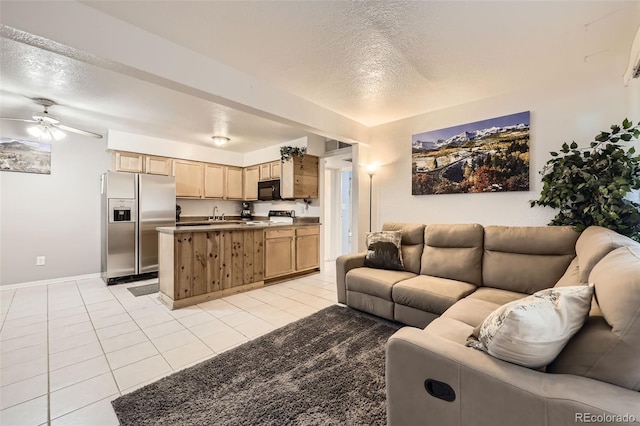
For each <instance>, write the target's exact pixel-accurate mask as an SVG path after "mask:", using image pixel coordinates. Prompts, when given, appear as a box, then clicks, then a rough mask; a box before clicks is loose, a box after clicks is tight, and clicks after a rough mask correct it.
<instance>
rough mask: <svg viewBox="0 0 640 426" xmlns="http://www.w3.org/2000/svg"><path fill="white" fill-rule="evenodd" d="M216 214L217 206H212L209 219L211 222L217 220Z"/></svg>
mask: <svg viewBox="0 0 640 426" xmlns="http://www.w3.org/2000/svg"><path fill="white" fill-rule="evenodd" d="M217 212H218V206H216V205H215V204H214V205H213V208H212V209H211V216H210V217H209V218H210V219H213V220H218V215H216V213H217Z"/></svg>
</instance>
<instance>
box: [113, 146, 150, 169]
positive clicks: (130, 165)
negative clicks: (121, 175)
mask: <svg viewBox="0 0 640 426" xmlns="http://www.w3.org/2000/svg"><path fill="white" fill-rule="evenodd" d="M113 162H114V169H115V171H116V172H131V173H142V171H143V170H144V169H143V167H144V155H143V154H136V153H133V152H120V151H116V152H114V154H113Z"/></svg>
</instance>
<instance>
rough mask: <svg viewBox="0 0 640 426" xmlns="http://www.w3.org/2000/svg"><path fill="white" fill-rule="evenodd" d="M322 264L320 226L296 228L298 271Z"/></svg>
mask: <svg viewBox="0 0 640 426" xmlns="http://www.w3.org/2000/svg"><path fill="white" fill-rule="evenodd" d="M319 266H320V227H319V226H305V227H304V228H297V229H296V271H304V270H307V269H313V268H318V267H319Z"/></svg>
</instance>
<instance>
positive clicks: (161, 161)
mask: <svg viewBox="0 0 640 426" xmlns="http://www.w3.org/2000/svg"><path fill="white" fill-rule="evenodd" d="M144 172H145V173H148V174H150V175H162V176H170V175H171V158H167V157H156V156H154V155H145V156H144Z"/></svg>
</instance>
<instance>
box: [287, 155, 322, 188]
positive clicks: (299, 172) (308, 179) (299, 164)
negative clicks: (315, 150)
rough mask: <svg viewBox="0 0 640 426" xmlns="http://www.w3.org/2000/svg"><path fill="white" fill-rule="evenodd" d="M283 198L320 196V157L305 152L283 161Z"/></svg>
mask: <svg viewBox="0 0 640 426" xmlns="http://www.w3.org/2000/svg"><path fill="white" fill-rule="evenodd" d="M280 195H281V196H282V198H318V157H316V156H315V155H308V154H305V155H304V157H302V158H300V157H297V156H294V157H292V158H289V159H288V160H286V161H284V162H282V176H280Z"/></svg>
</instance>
